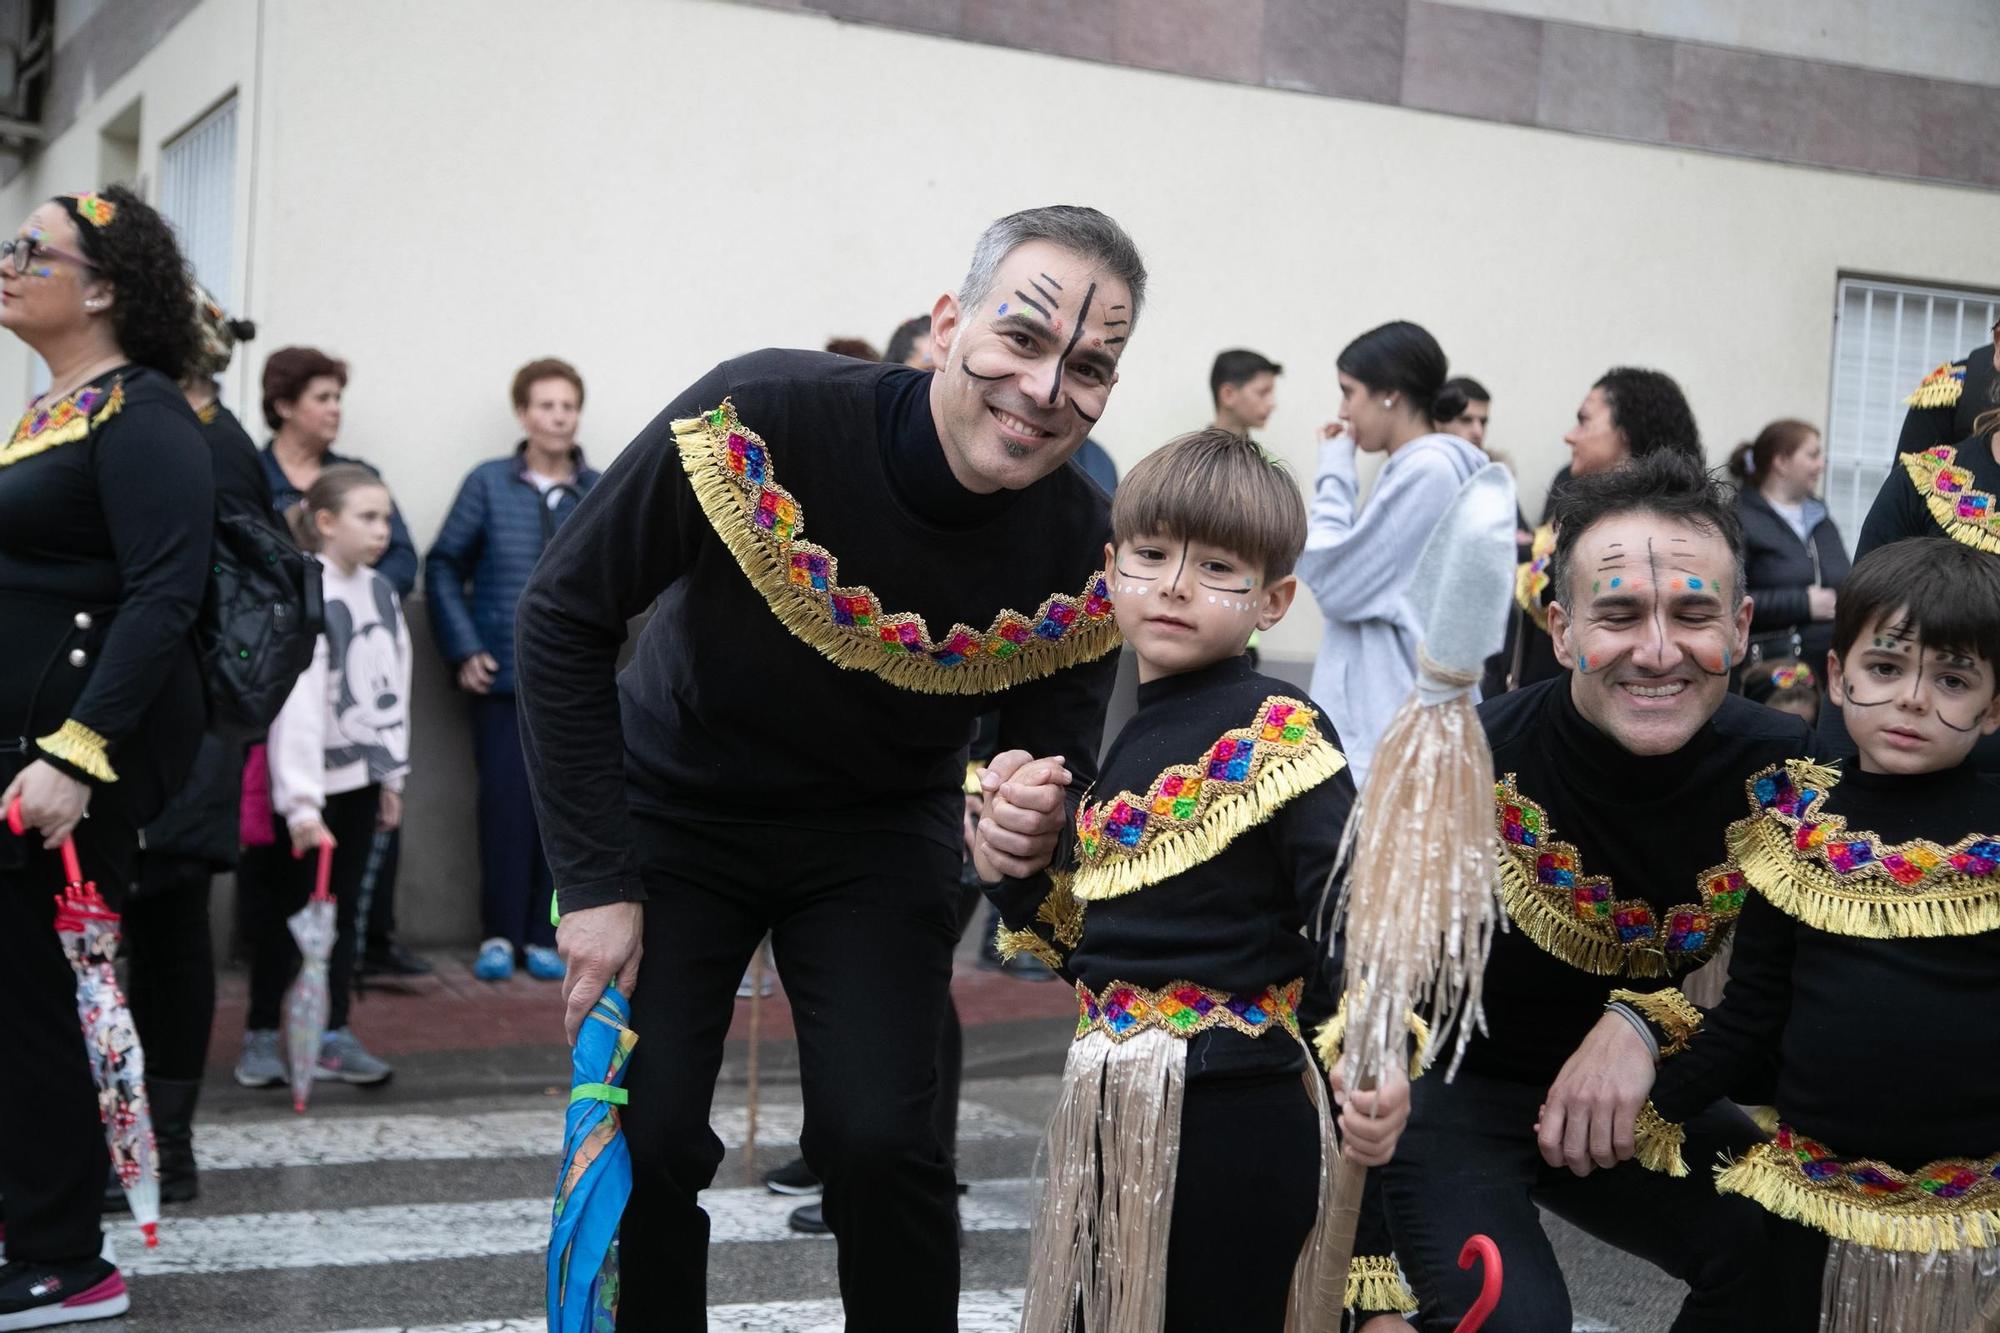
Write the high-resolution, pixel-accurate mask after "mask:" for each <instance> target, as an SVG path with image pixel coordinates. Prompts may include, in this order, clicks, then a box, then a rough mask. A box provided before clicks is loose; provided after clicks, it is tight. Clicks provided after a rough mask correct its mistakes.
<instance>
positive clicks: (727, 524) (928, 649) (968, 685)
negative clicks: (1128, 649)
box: [674, 399, 1120, 694]
mask: <svg viewBox="0 0 2000 1333" xmlns="http://www.w3.org/2000/svg"><path fill="white" fill-rule="evenodd" d="M732 432H734V433H736V434H738V435H741V436H743V437H744V438H745V439H748V440H750V441H752V442H754V443H756V444H757V445H758V446H759V447H765V446H764V445H763V442H762V441H761V440H759V439H758V438H757V436H756V435H755V434H754V433H753V432H751V431H749V430H748V429H746V428H745V427H744V426H743V425H742V423H741V422H740V421H738V420H737V417H736V409H735V408H734V406H733V405H732V404H731V403H730V402H729V401H728V400H727V399H724V400H723V404H722V406H721V407H719V408H716V409H714V410H713V411H711V412H707V413H704V414H703V415H701V416H699V417H690V418H687V419H685V420H681V421H676V422H675V423H674V434H675V436H677V437H678V445H679V449H680V456H681V467H682V469H683V470H684V471H685V472H686V473H687V475H688V481H689V483H690V484H691V485H692V487H693V488H694V494H695V499H696V500H697V501H699V502H700V504H701V510H702V513H704V514H705V515H707V516H708V521H709V525H710V526H711V527H713V528H714V529H715V535H716V536H717V537H719V538H721V539H722V544H723V545H724V546H726V547H728V548H729V553H730V554H731V555H733V556H734V557H736V563H737V564H738V565H739V566H740V567H741V568H742V570H743V574H744V577H746V578H748V579H749V580H750V586H751V587H753V588H755V589H756V590H757V591H758V592H759V593H761V594H763V597H764V601H765V603H766V604H767V605H769V606H770V608H771V612H772V614H773V615H775V616H777V618H778V623H779V624H781V625H783V626H784V627H785V629H786V630H787V631H789V632H790V633H791V634H792V636H793V637H794V638H797V639H799V640H800V641H802V642H804V643H806V644H808V645H810V646H811V647H813V648H815V649H817V650H818V651H819V653H820V655H821V656H823V657H825V658H826V659H827V660H828V661H830V662H832V663H833V664H834V665H836V666H839V667H844V668H846V669H847V670H850V671H867V672H872V673H873V674H874V675H877V676H879V677H881V678H882V679H883V680H886V681H888V682H889V683H890V684H891V685H894V686H897V687H898V688H901V689H906V690H913V691H916V692H918V693H922V694H991V693H994V692H996V691H999V690H1004V689H1007V688H1009V687H1011V686H1015V685H1020V684H1023V683H1024V682H1027V681H1031V680H1040V679H1041V678H1042V677H1044V676H1049V675H1052V674H1054V673H1055V672H1057V671H1060V670H1062V669H1063V668H1064V667H1069V666H1076V665H1078V664H1080V663H1084V662H1094V661H1096V660H1097V659H1098V658H1100V657H1103V656H1104V655H1105V654H1106V653H1109V652H1111V651H1113V650H1114V649H1116V648H1117V647H1118V645H1119V642H1120V639H1119V635H1118V622H1117V620H1116V619H1115V618H1114V617H1113V616H1112V614H1111V609H1110V599H1109V596H1108V595H1105V594H1103V593H1102V592H1101V589H1102V586H1103V575H1102V574H1098V573H1093V574H1091V575H1090V577H1089V578H1088V579H1087V580H1086V581H1085V583H1084V585H1083V591H1082V592H1081V593H1079V594H1078V595H1077V596H1075V597H1070V596H1067V595H1064V594H1060V593H1058V594H1055V595H1053V596H1051V597H1049V598H1048V599H1047V600H1045V601H1044V602H1043V603H1042V605H1041V606H1040V607H1039V608H1037V610H1036V611H1035V613H1034V614H1033V615H1032V616H1028V615H1022V614H1020V613H1018V612H1014V611H1002V612H1001V613H1000V614H999V615H998V616H996V617H994V620H993V624H992V626H991V627H990V628H989V629H988V630H987V631H986V632H985V633H984V634H981V633H979V632H978V631H977V630H974V629H972V628H971V627H970V626H966V625H953V626H952V627H951V629H950V631H948V632H947V633H946V636H945V642H950V641H951V640H952V639H953V638H954V637H957V636H959V635H961V634H963V635H965V636H969V638H970V639H973V640H976V642H973V643H968V645H967V652H966V653H965V658H966V660H964V661H963V662H961V663H960V664H959V665H956V666H945V665H943V664H941V663H939V662H938V661H936V660H935V659H934V657H933V656H932V651H933V650H936V649H938V648H939V647H940V645H939V644H938V643H936V642H934V641H933V640H932V639H931V637H930V632H929V629H928V627H927V626H926V625H925V624H924V622H923V620H922V618H921V617H919V616H915V615H911V614H906V613H894V612H885V611H882V610H881V603H880V599H879V598H877V597H876V596H875V594H874V593H873V592H872V591H871V590H869V589H867V588H861V587H855V588H843V587H839V586H838V585H836V584H835V583H834V574H835V573H836V572H837V561H836V558H835V557H834V556H833V555H832V553H831V552H828V551H826V550H825V549H824V548H822V547H817V546H813V545H811V544H810V543H807V542H803V541H801V540H800V539H799V534H801V533H802V532H804V530H805V514H804V510H803V508H802V507H801V506H799V504H798V502H797V501H796V500H795V499H793V498H792V497H791V496H789V495H788V494H787V495H784V498H783V500H782V501H781V503H782V504H783V505H787V506H789V523H788V531H787V533H786V534H785V535H782V536H780V535H775V534H772V533H766V532H762V531H760V530H758V528H757V526H756V525H755V524H754V523H752V522H751V521H750V517H749V515H750V512H751V508H752V505H753V502H752V501H751V500H750V499H749V498H748V496H747V495H746V492H745V490H744V484H743V483H741V482H739V481H738V480H737V479H736V477H735V475H734V473H733V472H732V471H731V469H730V466H729V453H730V451H729V443H728V441H729V435H730V434H731V433H732ZM765 457H766V459H767V460H768V458H769V453H768V449H767V451H766V454H765ZM750 484H751V485H752V486H760V485H761V486H762V487H763V488H764V489H765V491H767V492H769V493H774V494H782V492H780V491H779V488H778V485H777V480H776V476H775V473H774V472H773V471H772V470H771V469H770V468H769V467H768V466H767V467H766V470H765V473H764V478H763V480H762V482H761V483H757V482H753V483H750ZM795 552H796V553H799V554H805V555H811V556H815V557H818V558H823V559H824V560H825V562H826V568H827V574H826V579H825V583H826V590H825V591H824V592H819V591H815V590H814V589H813V588H812V586H811V585H810V584H809V583H807V584H801V583H796V582H794V581H793V574H792V565H791V557H792V555H793V554H794V553H795ZM836 592H837V593H839V594H840V595H842V596H853V597H856V598H866V599H867V601H868V603H869V604H870V606H871V607H872V608H873V610H872V611H871V612H870V614H869V622H870V624H872V625H873V626H874V628H869V627H867V626H864V625H841V624H837V623H836V622H835V621H834V619H833V611H832V608H831V606H830V604H829V601H828V598H829V597H830V596H832V595H833V594H834V593H836ZM1099 603H1101V604H1102V607H1103V609H1102V612H1101V614H1096V615H1093V614H1091V613H1090V612H1089V611H1087V610H1086V609H1085V608H1086V606H1089V605H1093V604H1099ZM1058 606H1067V607H1068V608H1069V609H1070V610H1071V611H1072V612H1073V613H1074V615H1075V623H1072V625H1071V626H1070V628H1069V629H1068V630H1066V631H1065V632H1064V633H1063V635H1062V637H1061V638H1059V639H1046V638H1043V637H1041V636H1040V635H1038V634H1035V633H1033V632H1032V630H1033V627H1034V626H1037V625H1039V624H1041V623H1042V622H1043V621H1044V620H1045V619H1046V618H1047V617H1048V615H1049V613H1050V611H1051V610H1052V609H1053V608H1055V607H1058ZM1010 624H1020V625H1025V626H1027V627H1028V628H1029V631H1030V632H1029V633H1028V634H1027V636H1026V639H1025V641H1023V642H1021V643H1020V644H1019V645H1018V646H1016V645H1014V644H1013V643H1012V642H1011V641H1004V642H1003V643H1002V648H1003V649H1004V650H1005V652H1006V655H1005V656H1002V655H1000V653H999V652H996V651H995V650H994V648H993V647H992V645H993V644H994V642H995V640H996V639H1000V638H1001V637H1002V636H1001V630H1002V627H1003V626H1007V625H1010ZM899 626H900V627H905V628H911V627H913V628H914V631H915V637H916V642H915V643H912V644H910V645H909V647H908V650H907V651H903V652H894V653H892V652H890V651H888V650H887V649H885V648H884V646H883V640H882V637H881V633H880V631H881V630H882V629H886V628H895V627H899Z"/></svg>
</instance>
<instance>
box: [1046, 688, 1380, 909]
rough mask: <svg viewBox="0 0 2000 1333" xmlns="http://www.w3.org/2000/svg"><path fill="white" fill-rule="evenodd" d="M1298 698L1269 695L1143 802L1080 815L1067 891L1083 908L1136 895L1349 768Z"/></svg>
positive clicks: (1163, 777) (1088, 807)
mask: <svg viewBox="0 0 2000 1333" xmlns="http://www.w3.org/2000/svg"><path fill="white" fill-rule="evenodd" d="M1315 716H1316V714H1315V713H1314V712H1313V710H1312V708H1311V707H1310V706H1309V705H1307V704H1303V703H1301V702H1299V701H1298V700H1297V699H1287V698H1285V697H1283V696H1281V695H1272V696H1271V697H1270V698H1268V699H1266V700H1264V702H1263V703H1262V704H1260V705H1259V706H1258V708H1257V716H1256V718H1255V719H1254V720H1253V721H1252V722H1251V723H1250V725H1249V726H1247V727H1237V728H1235V729H1234V730H1231V731H1227V732H1224V733H1223V734H1222V737H1221V738H1220V739H1219V740H1217V741H1216V742H1215V744H1213V745H1211V746H1209V747H1208V753H1206V754H1204V755H1203V756H1202V757H1201V759H1200V760H1199V761H1197V762H1195V763H1192V764H1175V765H1174V766H1173V767H1171V768H1169V769H1167V770H1166V771H1165V772H1163V773H1161V774H1160V775H1159V776H1158V777H1156V778H1154V779H1153V782H1152V785H1151V786H1150V787H1148V788H1147V789H1146V793H1145V795H1143V796H1142V795H1140V794H1138V793H1137V792H1130V791H1121V792H1119V793H1118V794H1117V795H1116V796H1113V797H1111V798H1110V799H1108V800H1104V801H1097V802H1090V801H1086V802H1084V804H1083V806H1082V807H1081V808H1080V809H1078V811H1077V812H1076V841H1077V868H1076V874H1075V878H1074V879H1072V880H1071V882H1070V887H1071V890H1072V891H1073V892H1074V893H1075V894H1076V896H1077V897H1078V898H1079V899H1082V900H1083V901H1086V902H1091V901H1096V900H1099V899H1104V898H1116V897H1119V896H1121V895H1123V894H1127V893H1136V892H1137V891H1138V890H1140V889H1143V888H1145V887H1147V886H1148V885H1151V884H1157V883H1159V882H1160V881H1161V880H1164V879H1170V878H1172V877H1173V876H1175V875H1179V874H1184V873H1186V872H1187V871H1189V870H1192V869H1193V868H1194V867H1195V866H1198V865H1200V864H1201V863H1202V862H1203V861H1206V860H1208V859H1209V858H1210V857H1212V856H1215V855H1216V854H1217V853H1219V852H1221V851H1222V849H1223V848H1225V847H1227V846H1228V845H1229V844H1230V843H1232V842H1234V841H1235V840H1236V838H1237V837H1238V836H1239V835H1240V834H1242V833H1243V832H1244V831H1246V830H1248V829H1250V828H1252V827H1254V826H1256V825H1258V824H1261V823H1263V822H1264V821H1265V820H1267V819H1269V818H1270V817H1271V816H1272V815H1273V814H1276V813H1277V811H1278V808H1279V807H1280V806H1282V805H1283V804H1284V803H1285V802H1287V801H1289V800H1291V799H1292V798H1293V797H1294V796H1296V795H1298V794H1299V793H1300V792H1302V791H1307V790H1309V789H1311V788H1313V787H1316V786H1318V785H1319V784H1320V783H1322V782H1325V781H1326V780H1327V779H1328V778H1331V777H1332V776H1333V775H1334V774H1336V773H1338V772H1340V770H1341V769H1343V768H1345V767H1347V756H1346V755H1344V754H1342V753H1341V752H1340V751H1338V750H1336V749H1334V748H1333V746H1331V745H1330V744H1328V743H1327V741H1326V739H1325V738H1324V737H1322V736H1321V735H1320V734H1319V728H1318V727H1316V726H1315V725H1313V718H1314V717H1315Z"/></svg>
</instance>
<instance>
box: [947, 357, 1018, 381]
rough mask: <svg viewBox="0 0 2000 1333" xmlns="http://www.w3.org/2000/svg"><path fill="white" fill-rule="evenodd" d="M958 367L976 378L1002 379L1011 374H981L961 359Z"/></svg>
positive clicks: (1007, 377)
mask: <svg viewBox="0 0 2000 1333" xmlns="http://www.w3.org/2000/svg"><path fill="white" fill-rule="evenodd" d="M958 368H959V369H960V370H962V371H964V372H965V373H966V374H968V375H970V376H971V377H972V378H973V379H976V380H1004V379H1009V378H1011V376H1007V375H982V374H980V373H979V372H978V371H976V370H974V369H973V368H972V367H971V366H968V365H966V364H965V362H963V361H961V362H959V363H958Z"/></svg>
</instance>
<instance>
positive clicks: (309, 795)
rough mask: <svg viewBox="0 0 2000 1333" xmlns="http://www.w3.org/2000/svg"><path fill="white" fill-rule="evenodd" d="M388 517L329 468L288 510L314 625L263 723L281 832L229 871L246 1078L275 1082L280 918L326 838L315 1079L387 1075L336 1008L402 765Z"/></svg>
mask: <svg viewBox="0 0 2000 1333" xmlns="http://www.w3.org/2000/svg"><path fill="white" fill-rule="evenodd" d="M391 512H392V510H391V505H390V500H389V490H388V487H386V486H384V485H383V484H382V479H381V478H380V477H378V476H376V475H375V473H374V472H372V471H371V470H369V469H368V468H365V467H359V466H356V465H354V464H340V465H337V466H334V467H329V468H327V469H325V470H324V471H322V472H321V473H320V474H319V477H318V479H317V480H315V481H314V482H313V484H312V485H311V486H310V487H309V488H308V489H307V490H306V493H305V498H304V499H302V500H301V501H300V502H299V504H298V506H297V508H295V509H294V510H293V511H292V513H291V520H292V529H293V532H294V534H295V535H296V536H297V537H298V539H299V544H300V545H302V546H304V547H305V548H306V549H307V550H310V551H316V552H318V554H319V562H320V565H321V575H320V577H321V579H322V583H323V586H324V589H325V593H326V630H325V632H324V633H322V634H321V635H320V637H319V641H318V642H317V643H316V644H315V645H314V646H313V660H312V665H311V666H309V667H307V668H306V670H305V673H304V674H303V675H301V676H300V677H299V680H298V684H296V685H294V686H293V687H292V693H291V697H290V698H288V699H287V700H286V701H285V706H284V708H283V709H282V710H281V711H280V712H279V713H278V717H277V719H276V720H275V721H274V722H272V723H271V735H270V742H269V752H270V761H271V804H272V807H273V808H274V809H275V810H276V812H277V814H278V815H279V817H280V818H282V819H283V820H284V821H285V827H286V828H287V829H288V830H289V833H290V837H289V838H288V839H285V840H280V841H279V842H277V843H276V844H274V845H272V846H269V847H253V848H249V849H247V850H246V851H245V853H244V856H243V864H242V868H241V870H240V871H239V876H238V877H239V882H240V883H241V886H242V887H241V890H240V892H241V893H242V894H243V900H244V905H245V908H246V913H245V915H246V919H247V921H248V924H249V934H250V941H251V945H250V947H251V955H250V1011H249V1015H248V1017H247V1021H246V1022H245V1024H244V1033H243V1056H242V1058H241V1059H240V1060H239V1061H238V1062H237V1065H236V1081H237V1082H238V1083H241V1084H242V1085H243V1086H245V1087H249V1088H259V1087H276V1086H278V1085H280V1084H283V1083H284V1082H286V1078H287V1075H286V1068H285V1060H284V1057H283V1054H282V1053H281V1051H280V1049H279V1045H278V1017H279V1010H280V1007H281V1006H282V1004H283V1001H284V994H285V988H286V987H287V986H289V985H290V984H291V979H292V976H293V974H294V973H295V972H296V971H297V970H298V966H299V954H298V949H297V947H296V946H295V945H294V944H293V942H292V937H291V932H290V930H289V929H288V927H287V926H286V923H285V920H286V918H287V917H289V916H290V915H291V914H292V913H293V912H296V911H297V910H298V909H299V908H300V907H302V906H304V905H305V901H306V899H307V897H308V896H309V895H310V894H311V892H312V885H313V874H314V869H315V867H316V863H317V861H318V854H319V849H320V847H321V845H323V844H329V843H330V844H332V846H333V849H334V850H333V866H332V875H331V887H332V890H333V895H334V899H335V902H336V904H337V905H336V907H335V912H334V915H335V919H336V921H337V922H338V923H339V934H338V936H337V937H336V938H335V940H334V945H333V956H332V958H331V959H330V960H329V961H328V967H327V991H328V995H329V998H330V999H331V1012H330V1013H329V1015H328V1020H327V1033H326V1036H325V1039H324V1040H323V1041H322V1043H321V1046H320V1058H319V1070H318V1074H317V1077H319V1078H329V1079H339V1080H341V1081H342V1082H345V1083H380V1082H382V1081H383V1080H385V1079H387V1078H388V1077H389V1074H390V1069H389V1066H388V1065H387V1064H385V1063H384V1062H383V1061H382V1060H380V1059H378V1058H377V1057H376V1056H375V1055H373V1054H372V1053H370V1052H369V1051H368V1050H367V1049H366V1048H365V1047H363V1046H362V1044H361V1042H360V1041H359V1040H358V1039H357V1038H356V1037H355V1036H354V1034H353V1032H352V1031H350V1030H349V1029H348V1026H347V1007H348V994H349V989H350V985H351V983H352V980H353V976H354V951H355V908H356V903H355V899H356V897H357V895H358V893H359V890H360V887H361V877H362V874H363V872H364V871H365V870H366V868H367V863H368V849H369V846H370V844H371V842H372V841H373V839H374V836H375V832H376V830H377V829H378V828H384V829H388V828H395V827H396V826H397V824H399V823H400V822H401V821H402V817H403V797H402V792H403V778H404V775H405V774H407V773H408V772H409V768H410V630H409V626H408V625H406V624H405V623H404V622H403V610H402V606H401V605H400V604H399V603H398V601H397V599H396V590H395V588H394V587H392V586H391V585H390V583H389V581H388V580H387V579H386V578H384V577H383V576H382V575H381V574H379V573H377V572H376V571H375V570H374V569H372V568H370V566H371V565H373V564H374V562H375V561H376V560H377V559H379V558H380V557H381V555H382V552H383V551H384V550H386V549H387V547H388V545H389V528H390V521H389V515H390V513H391Z"/></svg>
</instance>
